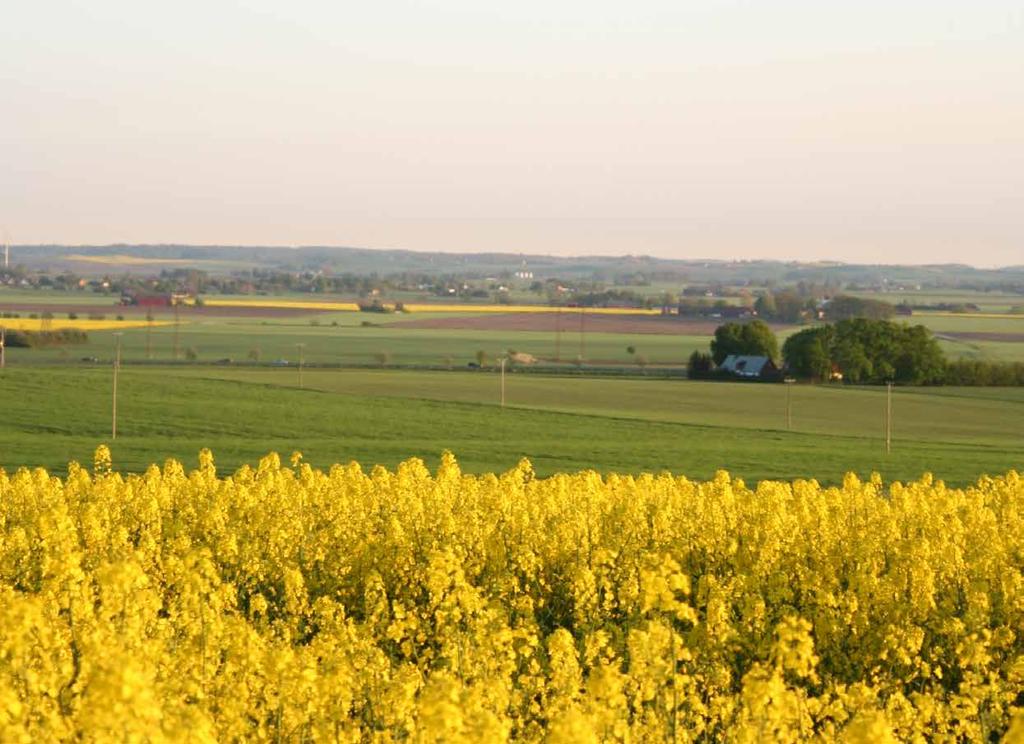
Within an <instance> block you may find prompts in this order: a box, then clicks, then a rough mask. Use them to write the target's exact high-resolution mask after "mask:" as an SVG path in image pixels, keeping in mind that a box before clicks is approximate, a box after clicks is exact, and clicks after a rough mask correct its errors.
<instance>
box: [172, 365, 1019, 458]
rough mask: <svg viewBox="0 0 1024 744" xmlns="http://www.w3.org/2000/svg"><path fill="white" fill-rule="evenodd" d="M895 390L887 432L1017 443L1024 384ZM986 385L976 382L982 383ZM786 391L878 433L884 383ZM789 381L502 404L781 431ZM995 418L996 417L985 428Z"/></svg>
mask: <svg viewBox="0 0 1024 744" xmlns="http://www.w3.org/2000/svg"><path fill="white" fill-rule="evenodd" d="M187 374H194V375H197V376H201V377H206V378H209V379H230V380H239V381H245V382H252V383H258V384H270V385H279V386H286V387H290V386H295V385H297V382H298V376H297V375H298V373H297V370H287V371H285V370H269V369H262V370H253V369H250V370H232V369H205V370H201V371H200V370H189V371H188V372H187ZM303 381H304V385H305V386H306V387H308V388H313V389H317V390H322V391H325V392H332V393H342V394H346V395H360V396H367V397H379V396H385V397H397V398H410V399H425V400H437V401H453V402H462V403H482V404H487V405H494V404H496V403H497V402H498V395H499V384H500V383H499V379H498V375H497V374H491V373H488V372H476V373H471V372H427V371H415V372H409V371H389V370H379V371H378V370H337V371H335V370H332V371H326V370H306V371H305V372H304V374H303ZM905 390H906V394H904V389H903V388H901V389H899V390H897V392H896V395H895V401H894V405H895V411H896V416H895V435H896V436H897V438H902V439H914V440H918V441H945V442H958V443H972V444H977V443H987V444H1003V443H1005V441H1006V437H1010V438H1011V440H1014V441H1017V442H1024V391H1022V390H1018V389H1011V390H1008V391H1002V393H1003V395H1002V397H1001V398H999V399H996V398H992V397H989V396H987V395H974V394H973V393H974V392H975V390H974V389H969V388H958V389H956V391H958V394H957V395H953V394H951V390H949V389H942V388H934V390H942V391H943V393H942V394H937V395H930V394H928V393H926V392H924V391H923V390H921V389H916V390H915V389H911V388H908V389H905ZM983 390H984V389H983ZM788 392H789V394H790V395H791V406H792V421H793V427H794V430H796V431H801V432H805V433H815V434H820V435H831V434H835V433H836V431H837V422H841V429H842V432H843V434H844V435H847V436H861V437H865V438H868V439H877V438H878V437H880V435H881V431H882V420H883V413H884V406H885V396H884V391H883V390H881V389H877V388H853V389H851V388H842V387H829V386H804V385H800V386H797V387H796V388H794V389H792V390H790V391H788ZM786 395H787V390H786V389H785V388H784V387H783V386H781V385H758V384H751V383H720V382H695V381H686V380H653V379H652V380H643V379H599V378H592V377H575V376H572V375H566V376H546V375H516V374H508V375H506V401H507V405H508V406H509V407H516V408H522V409H534V410H543V411H555V412H560V413H572V414H584V415H593V416H605V417H614V418H625V419H639V420H649V421H661V422H671V423H685V424H694V425H701V426H720V427H726V428H735V429H746V430H784V429H785V427H786V415H785V411H786ZM993 422H1000V425H999V426H998V427H993V425H992V424H993Z"/></svg>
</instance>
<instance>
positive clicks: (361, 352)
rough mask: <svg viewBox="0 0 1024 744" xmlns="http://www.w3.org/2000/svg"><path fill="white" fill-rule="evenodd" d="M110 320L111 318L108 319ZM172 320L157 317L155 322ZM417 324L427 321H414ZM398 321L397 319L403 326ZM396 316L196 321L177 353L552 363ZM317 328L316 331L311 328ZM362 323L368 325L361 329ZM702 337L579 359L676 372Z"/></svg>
mask: <svg viewBox="0 0 1024 744" xmlns="http://www.w3.org/2000/svg"><path fill="white" fill-rule="evenodd" d="M108 317H112V316H108ZM172 317H173V316H171V315H169V314H167V313H163V314H158V315H156V318H157V319H158V320H170V319H172ZM417 317H418V318H420V317H427V316H426V314H418V315H417ZM402 319H404V318H399V319H398V320H402ZM398 320H396V319H395V318H394V316H377V315H372V314H367V313H332V314H329V315H324V316H310V317H304V316H298V317H291V318H266V319H259V318H227V317H216V318H194V319H189V320H188V321H187V322H183V323H182V324H181V327H180V330H179V331H178V347H179V350H180V352H181V354H182V355H184V353H185V351H186V350H188V349H192V350H194V352H195V354H196V355H197V358H198V361H201V362H203V361H205V362H211V361H217V360H219V359H232V360H234V361H246V360H247V359H248V358H249V355H250V352H253V351H254V350H258V352H259V358H260V359H261V360H262V361H264V362H272V361H275V360H288V361H291V362H295V361H297V360H298V355H299V347H298V344H302V345H303V348H302V353H303V357H304V359H305V360H306V361H307V362H310V363H314V364H315V363H320V364H350V365H367V364H376V363H377V360H378V359H379V357H380V355H381V354H384V355H386V357H387V359H388V362H387V363H388V364H392V365H430V366H448V365H449V364H450V365H458V366H463V367H464V366H466V364H467V363H468V362H470V361H473V360H474V359H475V358H476V354H477V352H478V351H481V350H482V351H484V352H485V353H486V354H487V356H488V357H489V358H491V359H493V358H495V357H496V356H498V355H499V354H503V353H505V352H507V351H508V350H509V349H515V350H516V351H521V352H527V353H529V354H532V355H534V356H536V357H538V358H554V356H555V351H556V342H555V334H554V333H543V332H536V331H503V332H492V331H475V330H448V329H416V328H403V327H401V326H396V325H393V324H394V323H396V322H398ZM313 323H315V324H316V325H313ZM363 323H370V324H371V325H366V326H364V325H363ZM335 324H337V325H335ZM147 336H148V338H149V348H150V350H151V353H152V358H153V359H155V360H158V361H159V360H163V361H168V360H171V359H173V358H174V357H173V351H174V346H175V329H174V327H173V326H157V327H154V328H153V329H152V330H151V331H149V330H147V329H146V328H133V329H127V330H125V331H124V336H123V337H122V347H123V355H124V358H125V359H127V360H129V361H131V360H145V359H146V358H147V354H146V350H147ZM707 344H708V339H707V338H706V337H703V336H688V335H656V334H625V333H586V334H585V338H584V347H583V348H584V355H585V358H586V359H587V360H588V361H589V362H591V363H595V364H620V365H631V364H633V357H632V356H631V355H630V354H629V352H628V351H627V349H628V347H630V346H633V347H635V348H636V350H637V353H638V354H641V355H643V356H644V357H646V359H647V361H648V362H649V363H650V364H654V365H674V366H681V365H683V364H684V363H685V362H686V359H687V357H689V355H690V354H691V353H692V352H693V351H694V349H698V348H700V349H706V348H707ZM8 351H9V359H10V360H11V361H13V362H15V363H18V362H23V363H40V362H43V363H45V362H60V361H64V362H68V361H75V360H78V359H81V358H82V357H97V358H100V359H109V358H111V357H112V355H113V353H114V337H113V335H112V332H110V331H92V332H90V333H89V341H88V343H86V344H82V345H76V346H72V347H67V348H63V349H39V350H26V349H9V350H8ZM579 353H580V342H579V335H578V334H576V333H571V332H568V331H566V332H563V333H562V340H561V358H562V359H563V360H565V361H570V360H574V359H575V358H576V357H577V355H578V354H579Z"/></svg>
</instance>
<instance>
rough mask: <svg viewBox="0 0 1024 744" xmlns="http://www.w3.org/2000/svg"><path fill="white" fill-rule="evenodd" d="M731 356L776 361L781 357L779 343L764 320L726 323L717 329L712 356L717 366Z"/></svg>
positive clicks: (713, 340)
mask: <svg viewBox="0 0 1024 744" xmlns="http://www.w3.org/2000/svg"><path fill="white" fill-rule="evenodd" d="M730 354H743V355H751V356H766V357H769V358H771V359H776V358H777V357H778V356H779V342H778V341H777V340H776V338H775V333H774V332H773V331H772V329H771V328H769V327H768V324H767V323H765V322H764V321H763V320H752V321H750V322H749V323H726V324H725V325H720V326H718V328H716V329H715V337H714V338H713V339H712V340H711V356H712V358H713V359H714V361H715V364H721V363H722V362H723V361H725V358H726V357H727V356H729V355H730Z"/></svg>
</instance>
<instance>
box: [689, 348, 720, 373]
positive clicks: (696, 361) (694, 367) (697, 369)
mask: <svg viewBox="0 0 1024 744" xmlns="http://www.w3.org/2000/svg"><path fill="white" fill-rule="evenodd" d="M714 367H715V365H714V361H713V360H712V359H711V355H710V354H705V353H704V352H703V351H700V350H699V349H698V350H695V351H694V352H693V353H692V354H690V362H689V364H688V365H687V367H686V376H687V377H689V378H690V379H692V380H696V379H700V378H702V377H708V376H710V375H711V372H712V370H713V369H714Z"/></svg>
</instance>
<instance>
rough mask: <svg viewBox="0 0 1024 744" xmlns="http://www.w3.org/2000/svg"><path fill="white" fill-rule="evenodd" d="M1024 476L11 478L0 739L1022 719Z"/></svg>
mask: <svg viewBox="0 0 1024 744" xmlns="http://www.w3.org/2000/svg"><path fill="white" fill-rule="evenodd" d="M1022 570H1024V477H1022V476H1021V475H1020V474H1018V473H1016V472H1011V473H1008V474H1007V475H1005V476H1000V477H995V478H989V477H986V478H982V479H981V480H980V481H979V482H978V483H977V484H976V485H975V486H972V487H969V488H963V489H957V488H949V487H947V486H946V485H944V484H943V483H942V482H941V481H937V480H934V479H933V478H932V477H931V476H927V475H926V476H924V477H922V478H921V479H920V480H919V481H916V482H913V483H906V484H900V483H892V484H884V483H883V482H882V481H881V479H880V478H878V477H872V478H871V479H870V480H868V481H866V482H862V481H860V480H858V479H857V478H856V477H855V476H853V475H848V476H847V477H846V480H845V482H844V483H843V485H842V486H841V487H835V488H825V487H822V486H820V485H819V484H818V483H816V482H814V481H795V482H792V483H785V482H764V483H761V484H759V485H758V486H757V487H750V486H748V485H746V484H745V483H743V482H742V481H740V480H736V479H733V478H730V476H729V475H728V474H727V473H725V472H720V473H718V474H717V475H716V477H715V478H713V479H712V480H710V481H707V482H695V481H691V480H688V479H686V478H683V477H677V476H672V475H668V474H664V475H642V476H638V477H633V476H627V475H614V474H612V475H601V474H598V473H596V472H582V473H577V474H572V475H558V476H554V477H550V478H543V479H542V478H537V477H535V475H534V473H533V471H532V470H531V467H530V465H529V463H527V462H525V461H524V462H522V463H521V464H520V465H519V466H518V467H516V468H515V469H513V470H511V471H509V472H506V473H502V474H487V475H480V476H475V475H466V474H464V473H462V472H460V469H459V467H458V465H457V463H456V461H455V459H454V458H453V457H451V456H450V455H446V456H445V457H444V458H443V460H442V464H441V466H440V468H439V469H438V471H437V472H436V474H431V473H430V472H428V470H427V469H426V468H425V467H424V465H423V463H422V462H421V461H419V460H409V461H407V462H405V463H404V464H402V465H401V466H399V467H398V468H397V470H395V471H393V472H392V471H388V470H385V469H384V468H380V467H376V468H373V469H372V470H371V471H369V472H366V471H364V470H363V469H362V468H360V466H359V465H358V464H355V463H350V464H347V465H335V466H333V467H331V468H330V469H329V470H326V471H322V470H317V469H314V468H311V467H309V466H308V465H306V464H304V463H303V462H302V460H301V456H300V455H298V454H295V455H293V456H292V458H291V461H290V463H282V462H281V460H280V458H279V457H278V456H277V455H269V456H268V457H266V458H264V459H263V460H262V461H261V462H260V463H259V465H258V467H255V468H251V467H243V468H242V469H240V470H238V471H237V472H234V473H231V474H225V475H218V473H217V470H216V468H215V466H214V461H213V457H212V455H211V454H210V453H209V452H207V451H203V452H202V453H201V454H200V458H199V467H198V469H196V470H194V471H192V472H186V471H185V469H184V468H183V467H182V465H181V464H180V463H178V462H175V461H173V460H169V461H167V462H166V463H165V464H164V465H163V466H162V467H160V466H157V465H153V466H151V467H150V468H149V469H148V470H147V471H146V472H145V473H143V474H141V475H122V474H120V473H117V472H116V471H113V470H112V467H111V463H110V454H109V451H108V450H107V449H106V448H105V447H101V448H100V449H99V450H98V451H97V454H96V460H95V463H94V464H93V466H92V469H91V470H90V469H88V468H85V467H81V466H79V465H78V464H74V463H72V464H71V465H70V466H69V468H68V472H67V475H66V477H57V476H55V475H52V474H50V473H47V472H45V471H43V470H28V469H23V470H19V471H18V472H15V473H10V474H5V473H3V472H2V471H0V741H3V742H39V741H86V742H89V741H97V742H99V741H108V740H117V741H132V742H158V741H174V742H177V741H196V742H206V741H211V742H212V741H266V742H270V741H274V742H278V741H294V742H302V741H316V742H335V741H348V742H363V741H367V742H391V741H413V742H472V743H473V744H481V743H483V742H501V741H506V740H518V741H548V742H653V741H657V742H662V741H665V742H667V741H674V742H687V741H706V742H712V741H734V742H790V741H847V742H893V741H917V742H930V741H998V740H999V739H1000V738H1001V737H1005V739H1004V740H1005V741H1016V742H1020V741H1022V739H1024V713H1022V707H1024V573H1022Z"/></svg>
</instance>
